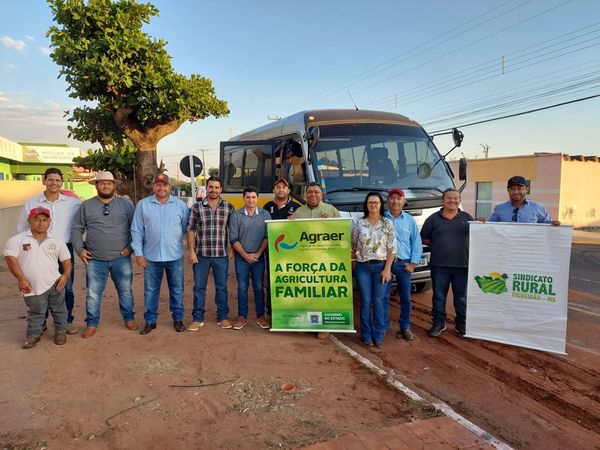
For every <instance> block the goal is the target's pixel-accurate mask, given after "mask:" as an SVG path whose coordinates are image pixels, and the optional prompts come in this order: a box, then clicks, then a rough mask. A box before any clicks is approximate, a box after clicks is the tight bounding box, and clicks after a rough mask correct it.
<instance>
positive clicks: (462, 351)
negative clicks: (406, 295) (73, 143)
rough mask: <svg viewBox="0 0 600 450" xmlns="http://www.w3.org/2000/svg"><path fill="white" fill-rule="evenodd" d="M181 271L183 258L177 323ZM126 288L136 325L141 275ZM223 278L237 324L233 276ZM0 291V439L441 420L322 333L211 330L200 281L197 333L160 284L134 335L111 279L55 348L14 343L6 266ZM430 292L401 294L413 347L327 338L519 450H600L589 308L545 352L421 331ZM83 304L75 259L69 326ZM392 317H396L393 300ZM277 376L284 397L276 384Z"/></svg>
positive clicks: (303, 433)
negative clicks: (87, 327)
mask: <svg viewBox="0 0 600 450" xmlns="http://www.w3.org/2000/svg"><path fill="white" fill-rule="evenodd" d="M190 277H191V270H189V266H188V267H186V296H185V299H186V324H187V323H189V321H190V312H191V286H192V283H191V279H190ZM134 284H135V294H136V297H135V298H136V304H137V306H136V310H137V313H138V314H137V318H138V319H139V321H140V323H141V322H142V321H143V316H142V313H143V300H142V298H143V297H142V284H143V279H142V276H141V273H140V272H139V269H136V275H135V281H134ZM229 286H230V301H229V304H230V309H231V316H232V317H234V316H235V312H236V310H237V308H236V301H235V297H236V296H235V291H234V287H235V279H234V273H233V270H230V274H229ZM209 287H210V286H209ZM0 289H2V291H3V295H2V301H1V302H0V323H1V324H2V325H1V327H0V361H2V363H1V366H0V386H2V388H1V392H0V445H1V448H38V449H41V448H50V449H51V448H60V449H63V448H80V447H83V446H85V447H86V448H90V449H96V448H98V449H113V448H114V449H117V448H119V449H120V448H131V449H136V448H149V449H154V448H156V449H158V448H160V449H165V448H227V449H230V448H249V449H250V448H295V447H301V446H305V445H308V444H311V443H314V442H318V441H324V440H327V439H330V438H332V437H334V436H339V435H343V434H347V433H351V432H358V431H363V430H371V429H373V428H376V427H380V426H390V425H393V424H397V423H402V422H406V421H411V420H418V419H420V418H426V417H432V416H435V415H438V413H437V412H436V411H435V410H434V409H433V408H432V407H431V406H430V405H428V404H426V403H421V402H414V401H411V400H408V399H406V398H405V397H404V396H403V395H401V394H400V393H398V392H396V391H395V390H392V389H391V388H389V387H388V386H387V385H386V384H385V383H384V382H382V381H381V380H380V379H379V378H378V377H377V376H376V375H375V374H373V373H371V372H369V371H368V370H367V369H365V368H364V367H362V366H360V365H358V363H356V362H354V360H353V359H351V358H350V357H349V356H348V355H346V354H345V353H343V352H342V351H341V350H339V348H338V347H337V346H336V345H335V344H334V343H333V342H332V341H331V340H325V341H319V340H318V339H316V338H315V336H314V335H312V334H299V333H269V332H268V331H265V330H261V329H259V328H258V327H257V326H256V324H255V323H254V321H253V320H250V323H249V324H248V326H247V327H246V328H244V329H243V330H242V331H234V330H220V329H218V328H217V326H216V323H215V322H214V316H215V312H214V305H213V301H212V298H213V297H212V289H209V295H208V301H207V309H208V312H207V323H206V324H205V326H204V327H203V328H201V330H200V331H198V332H185V333H176V332H175V331H174V330H173V327H172V322H171V319H170V314H169V313H168V311H167V307H166V305H165V303H166V302H165V299H166V298H167V294H166V290H165V289H164V288H163V293H162V295H161V302H162V303H161V309H160V312H161V315H160V317H159V321H158V327H157V329H156V330H154V331H153V332H152V333H150V334H148V335H146V336H141V335H139V334H137V333H136V332H132V331H128V330H127V329H125V327H124V326H123V324H122V321H121V320H120V316H119V313H118V305H117V300H116V296H115V291H114V289H113V288H112V286H109V287H108V289H107V292H106V296H105V299H104V303H103V309H102V314H103V316H102V322H101V325H100V326H101V328H100V329H99V332H98V333H97V334H96V336H94V337H92V338H90V339H82V338H81V337H80V336H69V338H68V342H67V344H66V345H65V346H62V347H57V346H55V345H54V344H53V343H52V340H51V335H52V333H47V334H46V336H45V337H44V338H43V339H42V341H41V342H40V343H39V344H38V346H37V347H36V348H34V349H32V350H22V349H21V348H20V345H21V343H22V339H23V337H24V332H25V319H24V316H25V307H24V305H23V303H22V300H21V299H20V298H19V294H18V291H17V289H16V285H15V283H14V280H13V279H12V277H11V276H10V274H9V273H8V272H7V271H6V268H5V266H4V264H3V263H0ZM430 297H431V293H430V292H429V293H427V292H426V293H423V294H415V295H414V296H413V300H414V302H415V308H414V313H413V322H414V323H413V331H414V332H415V335H416V339H415V340H414V341H413V342H410V343H409V342H405V341H401V340H396V339H395V338H394V335H395V332H396V330H397V328H394V329H393V330H392V332H391V333H389V334H388V335H387V337H386V340H385V343H384V349H383V350H377V349H368V348H366V347H364V346H363V345H361V344H360V342H359V339H358V336H357V335H341V334H338V335H336V336H337V337H338V338H339V339H340V340H342V342H344V343H345V344H346V345H348V346H349V347H351V348H353V349H355V350H357V351H358V352H359V353H361V354H362V355H364V356H367V357H368V358H369V359H370V360H372V361H373V362H374V363H375V364H377V365H379V366H380V367H385V368H387V369H389V370H390V371H393V373H394V376H395V377H396V378H397V379H398V380H400V381H401V382H403V383H405V384H406V385H408V386H409V387H411V388H413V389H415V390H416V391H417V392H419V393H420V394H422V395H423V396H424V397H425V398H428V399H430V400H431V401H432V402H436V401H438V399H439V400H442V401H444V402H446V403H447V404H449V405H450V406H452V407H453V408H454V409H455V410H456V411H457V412H459V413H460V414H462V415H464V416H465V417H467V418H468V419H469V420H471V421H472V422H474V423H476V424H477V425H479V426H480V427H482V428H483V429H485V430H487V431H488V432H490V433H492V434H493V435H494V436H496V437H497V438H499V439H502V440H504V441H505V442H507V443H508V444H510V445H511V446H513V447H515V448H540V449H542V448H543V449H551V448H557V449H558V448H561V449H563V448H586V449H587V448H599V449H600V315H599V314H594V313H592V314H589V313H586V312H585V311H581V310H571V309H570V310H569V328H568V345H567V352H568V356H557V355H552V354H547V353H543V352H539V351H534V350H527V349H519V348H516V347H511V346H507V345H502V344H495V343H490V342H485V341H480V340H474V339H463V338H460V337H458V336H457V335H456V334H455V333H454V332H453V331H452V328H453V326H452V324H450V325H449V326H448V328H449V330H448V331H447V332H445V333H443V334H442V335H441V337H439V338H437V339H433V338H429V337H427V335H426V330H427V329H428V328H429V326H430V318H429V314H430V302H431V300H430ZM84 298H85V288H84V272H83V267H82V266H81V265H80V264H78V265H77V274H76V321H77V322H78V323H79V324H83V319H84V316H85V311H84ZM575 300H577V301H581V302H584V303H585V304H587V305H596V306H598V305H600V297H594V296H591V295H589V294H581V293H577V292H574V291H571V292H570V301H575ZM250 310H251V311H252V307H251V308H250ZM391 314H392V317H393V318H397V315H398V307H397V304H396V303H393V304H392V309H391ZM251 319H252V317H251ZM395 327H397V325H396V324H395ZM284 383H292V384H294V385H295V386H296V391H295V392H294V393H292V394H286V393H283V392H282V391H281V389H280V388H281V385H282V384H284Z"/></svg>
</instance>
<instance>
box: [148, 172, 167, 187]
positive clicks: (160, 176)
mask: <svg viewBox="0 0 600 450" xmlns="http://www.w3.org/2000/svg"><path fill="white" fill-rule="evenodd" d="M155 183H165V184H171V180H169V177H168V176H167V175H166V174H164V173H157V174H156V175H154V179H153V180H152V184H155Z"/></svg>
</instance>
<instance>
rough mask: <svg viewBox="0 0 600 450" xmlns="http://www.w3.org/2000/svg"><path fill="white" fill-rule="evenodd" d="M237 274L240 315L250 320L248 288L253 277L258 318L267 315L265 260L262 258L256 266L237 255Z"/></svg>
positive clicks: (255, 308) (255, 307)
mask: <svg viewBox="0 0 600 450" xmlns="http://www.w3.org/2000/svg"><path fill="white" fill-rule="evenodd" d="M235 274H236V276H237V282H238V290H237V293H238V315H239V316H240V317H243V318H245V319H247V318H248V288H249V287H250V277H252V290H253V291H254V310H255V311H256V317H257V318H259V317H261V316H264V315H265V291H264V289H263V278H264V276H265V258H264V256H261V257H260V259H259V260H258V261H257V262H255V263H254V264H250V263H249V262H247V261H246V260H245V259H244V258H242V257H241V256H238V255H235Z"/></svg>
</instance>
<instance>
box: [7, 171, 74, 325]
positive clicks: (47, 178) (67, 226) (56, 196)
mask: <svg viewBox="0 0 600 450" xmlns="http://www.w3.org/2000/svg"><path fill="white" fill-rule="evenodd" d="M42 184H43V185H44V186H45V188H46V189H45V190H44V192H42V193H41V194H39V195H34V196H33V197H31V198H29V199H28V200H27V202H26V203H25V204H24V205H23V209H22V210H21V215H20V217H19V222H18V223H17V231H19V232H23V231H27V230H29V223H28V221H27V217H28V214H29V211H31V210H32V209H33V208H36V207H38V206H42V207H44V208H46V209H48V210H49V211H50V214H52V221H51V223H50V228H49V229H48V236H50V237H53V238H56V239H58V240H60V241H63V242H64V243H66V244H67V248H68V249H69V253H70V254H71V274H70V276H69V279H68V281H67V285H66V286H65V303H66V304H67V334H77V333H78V332H79V327H78V326H77V325H75V324H74V323H73V319H74V317H73V306H74V304H75V296H74V295H73V277H74V275H75V270H74V268H75V260H74V259H73V246H72V245H71V224H72V223H73V218H74V217H75V214H76V213H77V211H79V207H80V205H81V202H80V201H79V200H78V199H76V198H73V197H70V196H67V195H64V194H62V193H61V192H60V189H61V188H62V185H63V174H62V172H61V170H60V169H57V168H56V167H49V168H48V169H46V171H45V172H44V178H43V180H42ZM59 271H60V273H61V274H62V273H63V272H64V266H63V264H62V263H60V262H59Z"/></svg>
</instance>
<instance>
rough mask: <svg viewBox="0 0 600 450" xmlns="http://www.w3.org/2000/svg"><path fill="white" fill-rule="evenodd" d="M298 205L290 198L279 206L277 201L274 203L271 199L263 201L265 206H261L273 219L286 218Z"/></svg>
mask: <svg viewBox="0 0 600 450" xmlns="http://www.w3.org/2000/svg"><path fill="white" fill-rule="evenodd" d="M300 207H301V205H300V203H298V202H296V201H295V200H291V199H290V201H289V202H287V203H286V204H285V205H283V206H282V207H281V208H278V207H277V203H275V202H274V201H273V200H271V201H269V202H267V203H265V206H263V208H264V209H265V210H266V211H267V212H268V213H269V214H270V215H271V219H273V220H282V219H287V218H288V217H289V216H291V215H292V214H294V213H295V212H296V210H297V209H298V208H300Z"/></svg>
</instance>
